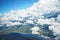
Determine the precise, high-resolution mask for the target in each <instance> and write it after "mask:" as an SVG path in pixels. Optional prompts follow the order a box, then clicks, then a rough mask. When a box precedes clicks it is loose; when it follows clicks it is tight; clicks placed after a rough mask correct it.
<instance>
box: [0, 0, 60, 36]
mask: <svg viewBox="0 0 60 40" xmlns="http://www.w3.org/2000/svg"><path fill="white" fill-rule="evenodd" d="M57 12H58V13H57ZM52 15H54V16H52ZM55 15H57V16H56V17H55ZM0 16H1V14H0ZM48 17H50V18H48ZM54 17H55V18H54ZM0 20H1V24H2V25H3V24H6V25H7V26H14V25H22V24H24V23H34V22H35V23H37V24H40V25H44V24H49V25H50V26H49V30H52V32H53V33H54V35H60V1H59V0H39V1H38V2H37V3H34V5H32V6H31V7H30V8H27V9H23V10H17V11H14V10H11V11H10V12H9V13H6V14H5V15H4V16H2V18H1V19H0ZM21 21H23V22H24V23H21Z"/></svg>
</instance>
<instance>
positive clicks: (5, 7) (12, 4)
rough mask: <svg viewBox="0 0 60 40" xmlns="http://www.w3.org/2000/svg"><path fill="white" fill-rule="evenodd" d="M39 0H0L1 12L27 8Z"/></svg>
mask: <svg viewBox="0 0 60 40" xmlns="http://www.w3.org/2000/svg"><path fill="white" fill-rule="evenodd" d="M36 2H38V0H0V13H5V12H9V11H10V10H18V9H26V8H28V7H31V6H32V5H33V4H34V3H36Z"/></svg>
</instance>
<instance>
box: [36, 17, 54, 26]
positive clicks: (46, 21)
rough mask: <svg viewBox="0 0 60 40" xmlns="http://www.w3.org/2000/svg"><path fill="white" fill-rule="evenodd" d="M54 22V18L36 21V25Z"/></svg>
mask: <svg viewBox="0 0 60 40" xmlns="http://www.w3.org/2000/svg"><path fill="white" fill-rule="evenodd" d="M54 22H55V19H54V18H51V19H38V22H37V23H38V24H41V25H44V24H50V25H51V24H52V23H54Z"/></svg>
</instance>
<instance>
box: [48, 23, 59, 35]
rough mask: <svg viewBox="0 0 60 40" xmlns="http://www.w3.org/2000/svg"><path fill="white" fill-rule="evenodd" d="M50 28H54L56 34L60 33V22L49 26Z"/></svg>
mask: <svg viewBox="0 0 60 40" xmlns="http://www.w3.org/2000/svg"><path fill="white" fill-rule="evenodd" d="M49 29H50V30H52V32H53V34H54V35H60V23H57V22H55V23H53V24H52V26H49Z"/></svg>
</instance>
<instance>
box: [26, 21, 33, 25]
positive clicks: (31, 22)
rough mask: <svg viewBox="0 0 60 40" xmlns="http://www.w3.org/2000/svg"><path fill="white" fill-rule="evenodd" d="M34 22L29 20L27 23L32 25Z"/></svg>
mask: <svg viewBox="0 0 60 40" xmlns="http://www.w3.org/2000/svg"><path fill="white" fill-rule="evenodd" d="M33 22H34V21H33V20H27V21H26V23H30V24H33Z"/></svg>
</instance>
